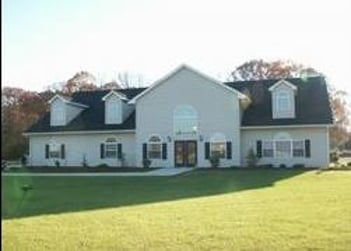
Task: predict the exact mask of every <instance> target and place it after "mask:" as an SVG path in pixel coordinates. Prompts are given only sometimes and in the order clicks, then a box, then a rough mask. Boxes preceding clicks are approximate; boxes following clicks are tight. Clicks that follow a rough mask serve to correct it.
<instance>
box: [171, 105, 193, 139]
mask: <svg viewBox="0 0 351 251" xmlns="http://www.w3.org/2000/svg"><path fill="white" fill-rule="evenodd" d="M197 120H198V119H197V112H196V110H195V109H194V108H193V107H192V106H190V105H179V106H177V107H176V109H175V110H174V123H173V129H174V133H175V134H176V135H181V134H196V133H197V130H198V128H197V126H198V125H197Z"/></svg>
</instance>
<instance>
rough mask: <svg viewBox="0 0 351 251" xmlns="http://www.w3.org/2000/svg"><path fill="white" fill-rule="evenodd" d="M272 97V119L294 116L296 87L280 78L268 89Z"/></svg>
mask: <svg viewBox="0 0 351 251" xmlns="http://www.w3.org/2000/svg"><path fill="white" fill-rule="evenodd" d="M268 90H269V91H270V92H271V97H272V117H273V119H287V118H295V96H296V91H297V87H296V86H295V85H293V84H292V83H290V82H288V81H286V80H284V79H282V80H279V81H278V82H277V83H275V84H274V85H272V86H271V87H270V88H269V89H268Z"/></svg>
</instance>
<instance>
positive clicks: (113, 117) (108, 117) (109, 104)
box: [102, 91, 128, 124]
mask: <svg viewBox="0 0 351 251" xmlns="http://www.w3.org/2000/svg"><path fill="white" fill-rule="evenodd" d="M102 100H103V101H104V102H105V124H121V123H122V122H123V119H124V118H125V116H126V115H127V114H128V113H123V112H125V111H126V110H127V109H128V108H127V105H126V103H125V101H127V100H128V99H127V97H126V96H125V95H124V94H122V93H119V92H116V91H110V92H109V93H107V94H106V95H105V96H104V97H103V98H102Z"/></svg>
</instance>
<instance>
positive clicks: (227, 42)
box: [1, 0, 351, 94]
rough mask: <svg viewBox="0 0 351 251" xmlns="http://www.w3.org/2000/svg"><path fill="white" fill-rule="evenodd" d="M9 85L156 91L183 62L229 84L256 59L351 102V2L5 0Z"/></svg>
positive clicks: (4, 65) (4, 40)
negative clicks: (84, 75) (82, 76)
mask: <svg viewBox="0 0 351 251" xmlns="http://www.w3.org/2000/svg"><path fill="white" fill-rule="evenodd" d="M2 5H3V6H2V45H1V46H2V52H3V53H2V58H1V60H2V86H16V87H21V88H25V89H30V90H37V91H40V90H43V89H44V88H45V87H46V86H48V85H50V84H52V83H55V82H60V81H65V80H67V79H69V78H70V77H72V76H73V75H74V73H76V72H78V71H81V70H86V71H89V72H91V73H93V74H94V75H95V76H96V77H97V78H98V79H99V80H100V81H102V82H104V81H105V82H107V81H111V80H113V79H116V75H117V73H118V72H125V71H128V72H130V73H134V74H141V75H142V76H143V79H144V81H145V82H146V83H147V84H151V83H152V82H153V81H156V80H157V79H159V78H161V77H162V76H164V75H165V74H167V73H168V72H169V71H171V70H173V69H174V68H176V67H177V66H178V65H180V64H182V63H186V64H188V65H190V66H192V67H194V68H196V69H198V70H200V71H202V72H204V73H206V74H207V75H210V76H212V77H214V78H217V79H219V80H225V79H226V77H227V76H228V74H229V72H231V71H232V70H234V69H235V68H236V67H237V66H239V65H240V64H242V63H244V62H246V61H248V60H251V59H264V60H268V61H270V60H277V59H288V60H293V61H296V62H297V63H302V64H304V65H307V66H311V67H313V68H315V69H317V70H318V71H320V72H322V73H324V74H325V75H326V76H327V77H328V80H329V82H330V83H332V84H333V85H334V86H336V87H337V88H338V89H342V90H344V91H347V92H349V93H350V94H351V77H350V71H351V1H349V0H331V1H329V0H325V1H316V0H293V1H289V0H286V1H281V0H265V1H260V0H256V1H254V0H236V1H233V0H231V1H224V0H216V1H205V0H202V1H191V0H187V1H184V0H177V1H161V0H149V1H146V0H145V1H143V0H111V1H110V0H60V1H53V0H31V1H28V0H4V1H2Z"/></svg>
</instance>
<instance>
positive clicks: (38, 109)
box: [1, 87, 52, 159]
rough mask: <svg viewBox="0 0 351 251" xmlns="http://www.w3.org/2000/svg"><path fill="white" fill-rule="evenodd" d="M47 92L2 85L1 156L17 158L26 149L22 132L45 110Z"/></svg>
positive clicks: (48, 95)
mask: <svg viewBox="0 0 351 251" xmlns="http://www.w3.org/2000/svg"><path fill="white" fill-rule="evenodd" d="M51 97H52V94H51V95H50V93H49V92H44V93H37V92H31V91H26V90H23V89H20V88H13V87H4V88H3V89H2V95H1V120H2V127H1V136H2V137H1V145H2V148H1V156H2V158H5V159H17V158H20V157H21V156H22V155H23V154H25V153H26V152H27V151H28V142H27V138H25V137H24V136H23V135H22V133H23V132H24V131H25V130H26V129H27V128H28V127H29V126H31V125H32V124H33V123H34V122H35V121H36V120H38V118H39V117H40V116H42V115H43V114H44V113H45V111H47V107H48V105H47V101H48V99H49V98H51Z"/></svg>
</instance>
